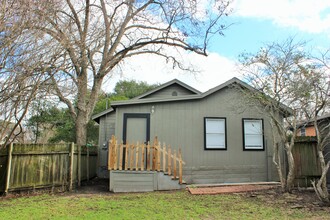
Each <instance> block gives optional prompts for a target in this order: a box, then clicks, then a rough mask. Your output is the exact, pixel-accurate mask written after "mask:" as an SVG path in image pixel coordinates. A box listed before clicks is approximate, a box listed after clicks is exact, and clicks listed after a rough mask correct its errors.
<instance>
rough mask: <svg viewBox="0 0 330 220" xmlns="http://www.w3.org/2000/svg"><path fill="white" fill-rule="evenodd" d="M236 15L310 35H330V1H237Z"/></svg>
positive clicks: (235, 5)
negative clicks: (269, 21)
mask: <svg viewBox="0 0 330 220" xmlns="http://www.w3.org/2000/svg"><path fill="white" fill-rule="evenodd" d="M233 7H234V10H235V13H234V15H237V16H242V17H254V18H261V19H270V20H272V21H273V22H274V23H276V24H278V25H281V26H286V27H296V28H299V29H300V30H302V31H306V32H310V33H323V32H325V33H330V1H326V0H313V1H312V0H304V1H302V0H276V1H274V0H236V1H235V2H234V5H233Z"/></svg>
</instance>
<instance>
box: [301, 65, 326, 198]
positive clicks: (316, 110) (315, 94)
mask: <svg viewBox="0 0 330 220" xmlns="http://www.w3.org/2000/svg"><path fill="white" fill-rule="evenodd" d="M315 63H316V64H317V62H315ZM325 63H326V62H324V63H322V64H321V65H315V66H313V67H309V68H308V69H302V72H303V76H304V77H305V78H307V79H308V80H306V82H307V83H308V85H306V87H307V88H309V89H310V90H309V91H308V92H307V93H305V96H303V97H302V98H301V100H300V105H301V106H302V111H303V114H304V116H305V119H306V120H305V123H307V124H309V123H312V124H313V125H314V128H315V134H316V138H317V155H318V160H319V162H320V166H321V172H322V173H321V177H320V179H319V180H317V181H312V185H313V188H314V190H315V193H316V195H317V197H318V198H319V200H320V201H321V202H323V203H325V204H330V199H329V192H328V188H327V179H326V176H327V173H328V171H329V166H330V161H328V162H327V163H326V160H325V155H324V152H325V151H324V150H325V148H326V147H327V146H330V123H329V122H330V121H329V120H328V117H329V116H330V115H329V113H326V111H327V110H328V107H329V104H330V96H329V95H330V83H329V68H328V66H327V65H324V64H325ZM301 126H304V123H302V125H301Z"/></svg>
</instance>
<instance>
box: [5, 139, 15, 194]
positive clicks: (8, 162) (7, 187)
mask: <svg viewBox="0 0 330 220" xmlns="http://www.w3.org/2000/svg"><path fill="white" fill-rule="evenodd" d="M12 157H13V143H10V145H9V147H8V161H7V176H6V186H5V195H7V193H8V190H9V187H10V175H11V163H12Z"/></svg>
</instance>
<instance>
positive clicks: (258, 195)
mask: <svg viewBox="0 0 330 220" xmlns="http://www.w3.org/2000/svg"><path fill="white" fill-rule="evenodd" d="M241 195H242V196H244V197H249V198H252V199H260V200H261V201H262V202H264V203H266V204H269V205H270V206H272V205H280V206H283V207H289V208H291V209H308V210H310V211H317V210H326V211H328V212H329V216H330V207H329V206H324V205H323V204H322V203H321V202H320V201H319V200H318V198H317V196H316V194H315V192H314V190H313V189H302V190H293V192H292V193H282V191H281V189H280V188H274V189H270V190H266V191H254V192H246V193H242V194H241ZM329 218H330V217H329Z"/></svg>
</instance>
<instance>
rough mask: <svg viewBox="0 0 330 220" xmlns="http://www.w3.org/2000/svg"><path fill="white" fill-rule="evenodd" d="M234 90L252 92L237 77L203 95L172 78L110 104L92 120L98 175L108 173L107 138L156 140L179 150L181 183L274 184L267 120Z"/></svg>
mask: <svg viewBox="0 0 330 220" xmlns="http://www.w3.org/2000/svg"><path fill="white" fill-rule="evenodd" d="M238 87H239V88H240V89H242V88H243V89H245V90H247V91H253V92H256V91H257V90H256V89H254V88H253V87H251V86H250V85H248V84H246V83H245V82H243V81H241V80H239V79H237V78H232V79H231V80H229V81H227V82H225V83H223V84H221V85H219V86H217V87H215V88H213V89H210V90H208V91H207V92H204V93H201V92H199V91H198V90H196V89H194V88H192V87H190V86H188V85H186V84H185V83H183V82H181V81H179V80H177V79H174V80H172V81H170V82H167V83H165V84H163V85H161V86H159V87H157V88H155V89H154V90H152V91H149V92H147V93H145V94H142V95H140V96H138V97H136V98H133V99H131V100H125V101H115V102H112V103H111V108H109V109H107V110H105V111H103V112H101V113H99V114H97V115H94V117H93V119H94V120H95V121H96V122H97V123H99V125H100V126H99V128H100V129H99V131H100V133H99V144H100V149H99V151H100V152H99V163H100V164H99V170H98V175H99V176H100V177H104V178H107V177H108V175H109V171H108V170H107V142H108V140H109V139H110V138H111V136H112V135H115V136H116V137H117V138H118V139H119V140H123V142H124V143H125V142H126V141H130V143H131V142H136V141H140V143H141V141H142V142H146V141H149V140H151V139H153V138H154V137H155V136H157V137H158V139H159V140H160V141H164V142H166V143H167V144H169V145H171V146H172V147H173V148H178V147H181V148H182V157H183V160H184V161H185V163H186V164H185V165H184V167H183V179H184V180H185V181H186V182H187V183H189V184H194V183H196V184H204V183H207V184H209V183H233V182H255V181H276V180H278V176H277V173H276V169H275V166H274V164H273V162H272V156H273V147H272V141H273V136H272V135H273V132H272V128H271V125H270V123H269V121H270V120H269V118H268V116H267V114H263V113H262V112H261V111H260V110H257V108H254V107H253V106H251V105H248V104H247V103H248V102H247V98H246V96H244V95H243V93H242V91H241V90H240V89H238ZM281 117H282V116H281Z"/></svg>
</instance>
